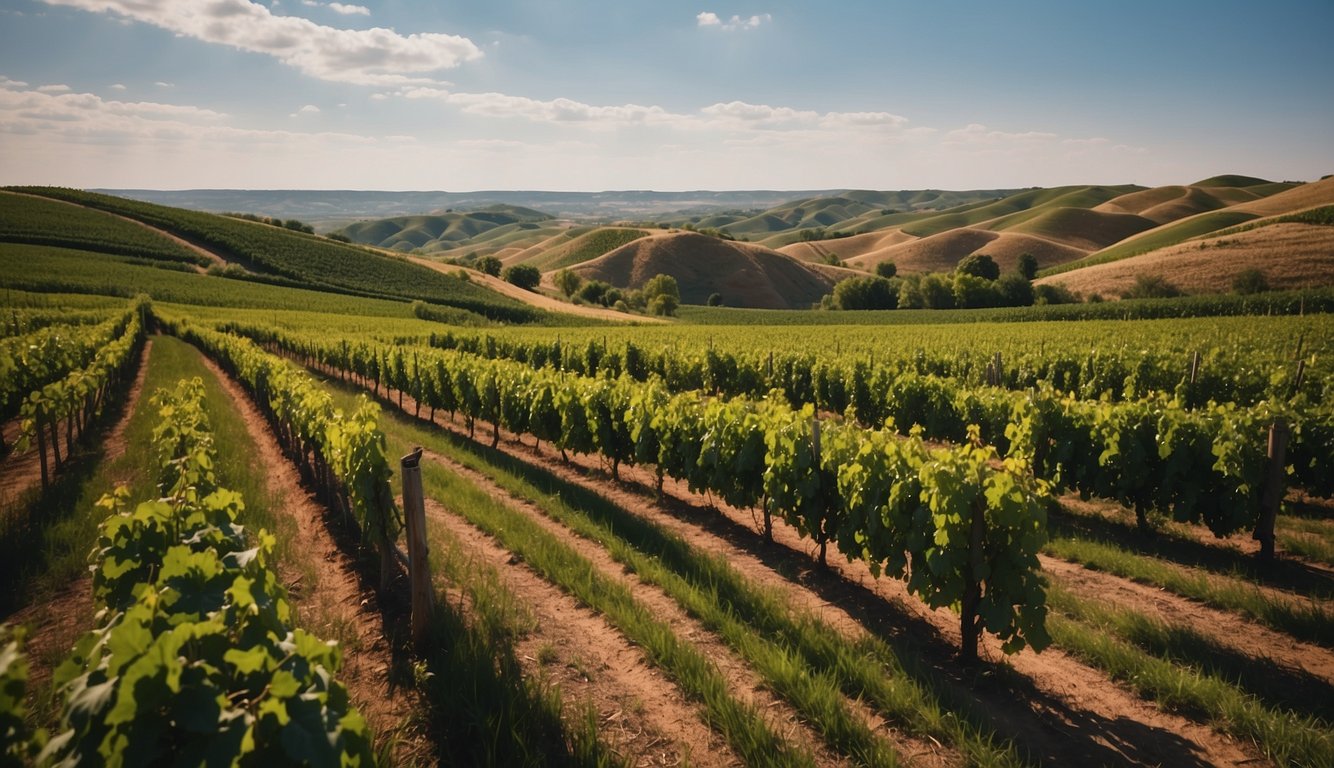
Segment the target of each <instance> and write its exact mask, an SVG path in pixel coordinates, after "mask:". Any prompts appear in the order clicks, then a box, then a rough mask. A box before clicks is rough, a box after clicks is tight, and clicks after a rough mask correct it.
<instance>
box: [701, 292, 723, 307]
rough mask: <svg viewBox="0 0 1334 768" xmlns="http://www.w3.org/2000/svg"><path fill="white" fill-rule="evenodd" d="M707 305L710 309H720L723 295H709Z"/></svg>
mask: <svg viewBox="0 0 1334 768" xmlns="http://www.w3.org/2000/svg"><path fill="white" fill-rule="evenodd" d="M705 303H707V304H708V305H709V306H710V307H721V306H722V305H723V295H722V294H721V293H710V294H709V300H708V301H707V302H705Z"/></svg>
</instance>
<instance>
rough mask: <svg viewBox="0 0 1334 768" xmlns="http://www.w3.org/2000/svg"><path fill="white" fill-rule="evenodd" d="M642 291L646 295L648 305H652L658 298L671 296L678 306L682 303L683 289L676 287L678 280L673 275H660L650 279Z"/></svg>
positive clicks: (645, 299)
mask: <svg viewBox="0 0 1334 768" xmlns="http://www.w3.org/2000/svg"><path fill="white" fill-rule="evenodd" d="M640 291H641V292H642V293H643V294H644V301H645V302H646V303H652V301H653V299H655V298H656V297H658V296H671V297H672V298H673V299H675V300H676V303H677V304H680V303H681V289H680V288H679V287H677V285H676V278H674V277H672V276H671V275H661V274H659V275H654V276H653V277H650V278H649V279H648V282H646V283H644V287H643V288H641V289H640Z"/></svg>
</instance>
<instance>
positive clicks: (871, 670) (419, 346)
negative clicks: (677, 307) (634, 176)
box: [0, 189, 1334, 766]
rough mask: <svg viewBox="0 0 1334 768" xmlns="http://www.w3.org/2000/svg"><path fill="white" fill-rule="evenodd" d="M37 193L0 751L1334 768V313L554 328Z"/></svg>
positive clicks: (348, 264) (307, 760)
mask: <svg viewBox="0 0 1334 768" xmlns="http://www.w3.org/2000/svg"><path fill="white" fill-rule="evenodd" d="M24 191H25V193H36V194H41V195H45V196H48V197H50V198H52V200H57V199H58V200H66V201H73V202H77V203H79V206H73V205H69V204H68V203H66V202H53V201H52V200H42V199H38V198H34V197H29V196H26V195H13V194H5V195H0V202H3V203H4V207H0V229H3V232H0V241H3V243H0V286H3V288H4V289H5V294H4V295H5V296H6V299H7V301H6V306H5V309H4V310H3V312H0V422H3V427H4V429H3V432H2V433H0V437H2V438H3V442H0V505H2V507H3V509H2V510H0V579H3V581H4V585H5V589H4V590H3V594H0V619H3V623H2V624H0V755H3V757H0V764H4V765H9V764H15V765H22V764H38V765H56V764H60V765H75V764H94V765H101V764H109V765H120V764H125V763H128V762H130V761H131V760H137V761H141V762H144V763H146V764H165V763H172V764H175V763H182V764H202V763H208V764H244V765H270V764H312V765H372V764H384V765H418V764H422V765H436V764H447V765H506V766H508V765H546V764H561V765H597V766H611V765H625V766H632V765H663V766H666V765H678V764H694V765H706V766H726V765H739V764H745V765H793V766H836V765H854V764H855V765H924V766H927V765H929V766H954V765H987V766H1047V765H1052V766H1056V765H1071V764H1079V763H1087V764H1090V765H1109V764H1134V765H1240V764H1247V765H1282V766H1328V765H1334V501H1331V496H1332V495H1334V363H1332V362H1331V358H1332V357H1334V347H1332V346H1331V345H1334V321H1332V320H1331V316H1330V315H1326V314H1319V313H1315V314H1312V313H1309V312H1307V311H1306V308H1305V307H1304V306H1303V307H1300V308H1299V309H1298V311H1297V312H1293V313H1291V314H1287V313H1282V312H1276V313H1273V314H1268V313H1266V314H1262V315H1250V316H1221V317H1209V316H1200V317H1190V318H1170V319H1168V318H1160V319H1061V320H1056V319H1052V318H1046V319H1040V318H1036V317H1026V318H1023V319H1022V321H1016V322H1007V321H1005V320H1004V319H1003V318H1002V317H1000V316H997V317H995V318H990V319H979V320H975V321H972V322H954V321H944V322H923V321H920V320H911V321H905V320H902V319H898V320H896V321H895V322H894V323H892V324H881V325H816V324H807V325H800V324H796V325H783V324H758V325H757V324H751V319H752V318H753V317H756V316H754V315H751V314H746V313H739V314H735V315H728V314H726V313H723V314H721V315H719V317H722V318H731V320H730V321H729V322H726V323H723V322H713V321H710V320H709V319H708V317H707V316H705V315H703V314H701V315H700V317H699V318H698V319H697V320H698V322H695V323H692V324H686V323H680V322H678V323H672V324H665V325H655V326H647V327H629V326H626V327H621V326H613V325H607V324H598V325H590V326H587V327H579V326H575V325H569V324H566V325H562V326H559V327H557V326H544V325H537V324H533V323H531V322H529V321H532V320H537V319H540V318H541V315H539V314H532V315H528V314H524V313H525V312H526V310H523V309H522V308H521V307H520V308H518V309H516V307H518V306H519V305H517V304H516V305H513V306H511V305H509V304H507V303H506V302H507V300H502V299H500V298H497V297H493V296H491V295H489V294H486V293H485V292H484V291H483V289H481V288H477V287H476V286H467V287H465V288H463V289H460V290H459V291H457V292H456V291H455V289H456V288H458V286H454V285H453V284H452V283H451V282H450V281H452V280H453V278H445V277H444V276H442V275H440V274H439V273H436V272H431V271H429V270H423V271H424V272H427V273H429V279H428V277H426V276H423V275H419V274H417V272H415V271H414V270H415V269H416V267H414V266H413V265H411V264H409V263H407V262H402V261H398V260H395V259H392V258H388V257H383V256H379V255H374V254H371V253H369V252H367V251H363V250H360V249H357V248H352V247H348V246H344V245H340V244H338V243H333V242H331V241H324V240H322V239H320V238H317V237H314V236H308V235H302V234H299V233H292V232H289V231H284V230H280V229H278V228H274V227H268V226H266V225H263V224H257V223H253V222H245V221H235V220H223V219H220V218H219V217H214V216H210V215H208V214H197V213H193V212H187V211H180V210H177V209H168V208H163V207H161V206H151V205H148V204H145V203H135V202H132V201H128V200H122V199H119V198H110V197H107V196H99V195H93V194H89V193H82V192H76V191H73V190H55V189H30V190H24ZM10 198H12V200H11V199H10ZM80 206H83V207H80ZM99 211H105V212H113V213H115V214H117V216H123V217H128V218H132V219H135V220H137V221H140V222H143V223H144V224H146V225H147V227H144V226H140V225H139V224H133V223H129V222H126V221H124V219H122V218H116V217H111V216H107V215H106V213H102V212H99ZM152 229H158V230H161V231H163V232H168V233H171V234H173V235H175V236H177V237H181V238H184V239H186V240H188V241H190V242H192V243H195V244H197V245H199V246H201V247H204V248H207V249H211V250H214V251H215V252H216V253H217V254H218V255H219V256H220V257H221V258H223V259H224V260H227V261H231V260H235V261H236V262H238V263H241V264H242V265H243V266H244V267H245V268H246V269H255V270H260V271H264V272H266V273H267V274H268V275H270V276H271V277H277V278H281V280H276V281H275V280H269V281H267V282H266V281H258V280H254V279H250V278H241V279H237V277H236V276H234V275H233V276H231V277H222V276H217V275H209V274H203V273H200V272H195V271H194V270H193V269H192V268H191V270H190V271H183V270H180V269H163V268H161V264H162V263H166V264H167V265H168V266H171V265H172V264H176V265H179V264H198V265H199V266H204V262H202V261H197V260H195V259H194V258H193V257H192V255H191V252H190V251H188V250H178V249H177V248H178V246H177V245H176V244H175V241H173V240H170V239H166V238H165V237H159V236H158V235H155V234H154V232H153V231H152ZM60 232H63V233H64V234H61V235H59V236H57V234H53V233H60ZM154 238H157V239H154ZM97 243H102V246H100V247H98V246H97ZM154 261H156V262H160V263H159V265H158V266H153V264H152V263H151V262H154ZM299 286H304V287H299ZM473 290H475V291H477V292H478V293H476V295H474V294H473V293H472V291H473ZM413 301H417V302H418V303H417V304H416V305H415V306H414V304H413V303H412V302H413ZM422 302H425V303H422ZM438 305H447V306H448V307H452V308H453V309H442V308H441V307H440V306H438ZM458 310H468V311H470V312H472V313H474V316H477V315H480V316H481V317H479V318H477V322H471V321H469V322H467V323H464V322H463V319H467V318H462V317H461V315H460V314H457V312H458ZM1037 310H1041V308H1037ZM700 311H701V313H703V312H705V310H702V309H701V310H700ZM687 314H688V313H687ZM1199 314H1204V315H1207V314H1208V313H1207V312H1205V313H1199ZM520 315H522V317H520ZM1113 317H1114V316H1113ZM501 319H504V320H507V321H522V322H519V324H516V325H507V326H500V325H497V324H495V323H496V321H498V320H501ZM450 321H454V322H459V323H460V324H458V325H451V324H449V322H450ZM416 449H421V450H420V452H419V453H416V452H415V451H416ZM409 456H411V457H412V458H411V459H410V460H407V461H404V462H400V459H399V457H409ZM410 478H411V479H410ZM417 483H419V485H416V484H417ZM419 501H420V502H421V503H420V504H419ZM417 516H420V520H418V519H417ZM414 542H424V546H425V549H424V550H418V549H415V548H414V547H415V543H414ZM423 551H424V552H426V554H425V555H424V556H423V554H422V552H423ZM423 574H424V576H423ZM419 578H424V579H426V581H425V582H424V584H425V591H426V594H425V595H424V596H423V595H420V594H417V592H416V591H415V590H414V589H413V588H412V585H413V584H414V583H415V582H414V579H419Z"/></svg>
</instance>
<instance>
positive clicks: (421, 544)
mask: <svg viewBox="0 0 1334 768" xmlns="http://www.w3.org/2000/svg"><path fill="white" fill-rule="evenodd" d="M421 458H422V449H421V448H420V447H418V448H416V449H414V450H413V451H412V453H409V454H408V455H407V456H404V457H403V458H402V459H400V460H399V466H400V468H401V470H402V472H403V517H404V519H405V521H406V522H407V526H408V583H409V585H410V589H411V593H412V644H413V646H414V647H415V648H416V649H417V652H418V653H421V651H422V650H423V649H424V648H425V646H426V641H427V635H428V634H429V633H430V628H431V568H430V565H428V563H427V547H426V500H425V497H424V496H423V495H422V471H421Z"/></svg>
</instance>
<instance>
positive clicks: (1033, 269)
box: [1015, 253, 1038, 281]
mask: <svg viewBox="0 0 1334 768" xmlns="http://www.w3.org/2000/svg"><path fill="white" fill-rule="evenodd" d="M1015 269H1017V270H1018V271H1019V274H1021V275H1023V276H1024V277H1025V278H1027V279H1028V280H1029V281H1032V279H1033V278H1035V277H1037V276H1038V258H1037V257H1036V256H1034V255H1033V254H1031V253H1021V254H1019V264H1018V266H1016V267H1015Z"/></svg>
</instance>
